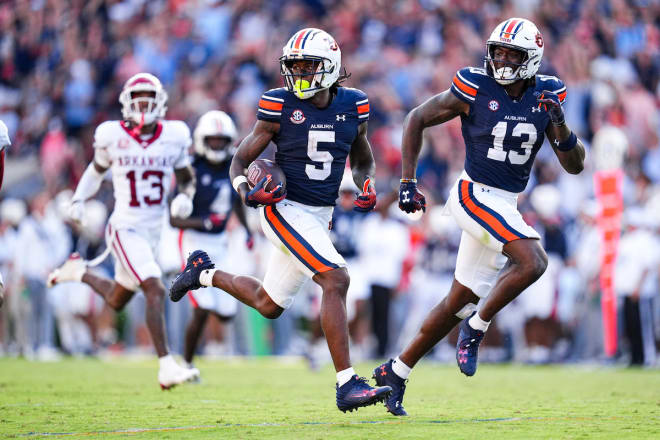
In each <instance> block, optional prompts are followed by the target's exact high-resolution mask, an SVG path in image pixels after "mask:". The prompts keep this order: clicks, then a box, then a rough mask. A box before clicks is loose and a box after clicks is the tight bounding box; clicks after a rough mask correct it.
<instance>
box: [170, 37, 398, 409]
mask: <svg viewBox="0 0 660 440" xmlns="http://www.w3.org/2000/svg"><path fill="white" fill-rule="evenodd" d="M282 52H283V54H282V57H281V58H280V70H281V74H282V76H283V77H284V81H285V84H286V87H284V88H280V89H274V90H269V91H267V92H266V93H264V95H263V96H262V97H261V99H260V100H259V108H258V111H257V118H258V121H257V123H256V124H255V126H254V128H253V129H252V132H251V133H250V134H248V136H247V137H246V138H245V139H243V141H242V142H241V144H240V145H239V147H238V151H237V152H236V155H235V156H234V159H233V161H232V164H231V169H230V175H231V178H232V184H233V186H234V188H235V189H236V191H237V192H238V194H239V195H240V197H241V199H242V200H243V201H244V203H245V204H246V205H248V206H251V207H259V206H261V207H260V208H259V209H260V212H259V214H260V218H261V225H262V229H263V231H264V233H265V234H266V236H267V237H268V239H269V240H270V241H271V242H272V243H273V244H274V245H275V247H276V250H274V251H273V253H272V256H271V259H270V261H269V263H268V269H267V271H266V275H265V277H264V282H263V284H262V283H261V282H260V281H259V280H257V279H255V278H251V277H246V276H235V275H232V274H229V273H226V272H223V271H221V270H217V269H214V266H213V263H212V262H211V260H210V259H209V257H208V255H206V253H204V252H203V251H196V252H194V253H192V254H191V255H190V257H189V258H188V265H187V266H186V269H185V270H184V272H183V273H182V274H180V275H179V276H178V277H177V279H176V280H175V281H174V283H173V285H172V288H171V292H170V297H171V298H172V299H173V300H174V301H176V300H178V299H180V298H181V297H182V296H183V295H184V294H185V292H186V291H188V290H191V289H196V288H199V287H200V286H215V287H218V288H220V289H222V290H224V291H226V292H228V293H229V294H231V295H232V296H234V297H235V298H236V299H238V300H239V301H241V302H243V303H245V304H247V305H249V306H250V307H253V308H255V309H256V310H258V311H259V312H260V313H261V314H262V315H263V316H265V317H267V318H270V319H275V318H277V317H278V316H280V315H281V314H282V312H283V311H284V310H285V309H287V308H288V307H290V306H291V303H292V302H293V299H294V296H295V295H296V293H298V291H299V290H300V288H301V287H302V285H303V284H304V283H305V282H306V281H307V280H308V279H309V278H311V279H313V280H314V282H316V283H317V284H319V285H320V286H321V288H322V289H323V299H322V305H321V326H322V327H323V332H324V333H325V336H326V340H327V342H328V347H329V349H330V354H331V355H332V360H333V362H334V365H335V369H336V371H337V387H336V388H337V407H338V408H339V409H340V410H341V411H344V412H345V411H352V410H353V409H357V408H359V407H362V406H366V405H371V404H374V403H376V402H378V401H382V400H383V399H384V398H385V397H386V395H387V394H388V393H389V392H390V391H391V389H390V387H388V386H384V387H377V388H372V387H371V386H369V384H368V383H367V381H366V379H364V378H361V377H359V376H358V375H356V374H355V371H353V368H352V367H351V361H350V356H349V350H348V326H347V323H346V291H347V289H348V285H349V276H348V272H347V270H346V263H345V261H344V259H343V258H342V256H341V255H340V254H339V253H338V252H337V250H336V249H335V248H334V246H333V245H332V242H331V241H330V237H329V226H330V220H331V218H332V210H333V206H334V204H335V200H336V199H337V193H338V189H339V184H340V182H341V179H342V175H343V171H344V168H345V166H346V160H347V158H350V164H351V168H352V173H353V180H354V181H355V183H356V184H357V186H358V187H361V188H364V191H363V192H362V193H360V194H359V196H358V197H357V199H356V200H355V209H357V210H360V211H370V210H371V209H373V208H374V206H375V205H376V192H375V190H374V187H373V182H372V180H371V177H370V176H373V175H374V171H375V164H374V159H373V155H372V153H371V147H370V145H369V141H368V140H367V120H368V118H369V101H368V99H367V96H366V95H365V94H364V93H363V92H362V91H360V90H357V89H351V88H346V87H341V86H340V85H339V83H340V82H341V81H342V80H343V79H345V78H346V77H347V76H346V75H345V74H344V75H341V72H340V69H341V51H340V50H339V46H338V45H337V43H336V42H335V40H334V38H332V37H331V36H330V35H329V34H328V33H326V32H324V31H322V30H320V29H313V28H309V29H303V30H301V31H298V32H296V33H295V34H294V35H293V36H292V37H291V39H290V40H289V41H288V42H287V43H286V45H285V46H284V48H283V50H282ZM271 141H272V142H274V143H275V144H276V145H277V153H276V155H275V161H276V162H277V164H278V165H279V166H280V168H281V169H282V170H283V172H284V174H285V177H286V185H287V186H286V194H285V193H284V189H283V188H282V187H281V186H278V187H276V188H275V189H273V190H272V191H266V187H267V184H268V183H269V180H268V177H264V178H263V179H262V181H261V182H259V183H258V184H257V185H255V187H254V188H253V189H252V190H250V188H249V187H248V184H247V178H246V176H245V169H246V168H247V167H248V165H249V164H250V163H251V162H252V161H254V160H255V159H256V158H257V157H258V156H259V155H260V154H261V153H262V152H263V151H264V149H265V148H266V147H267V146H268V144H269V142H271ZM285 196H286V198H285Z"/></svg>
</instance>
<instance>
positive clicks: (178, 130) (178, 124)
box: [162, 120, 190, 138]
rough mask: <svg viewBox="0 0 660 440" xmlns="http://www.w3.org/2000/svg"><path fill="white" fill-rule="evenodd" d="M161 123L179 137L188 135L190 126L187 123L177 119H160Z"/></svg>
mask: <svg viewBox="0 0 660 440" xmlns="http://www.w3.org/2000/svg"><path fill="white" fill-rule="evenodd" d="M162 123H163V124H164V125H165V126H166V127H167V128H168V129H169V131H170V132H171V133H172V134H173V135H174V136H176V137H181V138H189V137H190V128H189V127H188V124H186V123H185V122H183V121H178V120H166V121H162ZM163 128H165V127H163Z"/></svg>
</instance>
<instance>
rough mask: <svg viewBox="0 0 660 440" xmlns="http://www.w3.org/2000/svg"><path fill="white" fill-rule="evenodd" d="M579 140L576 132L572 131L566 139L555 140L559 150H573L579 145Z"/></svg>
mask: <svg viewBox="0 0 660 440" xmlns="http://www.w3.org/2000/svg"><path fill="white" fill-rule="evenodd" d="M577 141H578V138H577V136H576V135H575V133H573V132H572V131H571V135H570V136H569V137H568V139H566V140H565V141H563V142H557V140H555V142H556V147H557V149H558V150H559V151H571V150H572V149H573V148H575V146H576V145H577Z"/></svg>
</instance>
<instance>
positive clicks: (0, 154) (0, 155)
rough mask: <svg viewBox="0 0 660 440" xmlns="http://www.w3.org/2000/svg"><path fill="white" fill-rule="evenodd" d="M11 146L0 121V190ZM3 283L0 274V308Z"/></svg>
mask: <svg viewBox="0 0 660 440" xmlns="http://www.w3.org/2000/svg"><path fill="white" fill-rule="evenodd" d="M10 145H11V141H10V140H9V130H7V126H6V125H5V123H4V122H2V121H0V188H1V187H2V179H3V177H4V175H5V148H8V147H9V146H10ZM4 290H5V282H4V280H3V279H2V274H0V307H2V303H3V302H4Z"/></svg>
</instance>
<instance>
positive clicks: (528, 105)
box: [451, 67, 566, 193]
mask: <svg viewBox="0 0 660 440" xmlns="http://www.w3.org/2000/svg"><path fill="white" fill-rule="evenodd" d="M544 90H547V91H550V92H553V93H556V94H557V95H559V99H560V101H561V103H563V102H564V100H565V99H566V87H565V86H564V83H563V82H562V81H561V80H560V79H559V78H557V77H555V76H546V75H536V82H535V85H533V86H530V87H528V88H527V89H526V90H525V92H524V93H523V95H522V96H521V97H520V99H518V100H513V99H511V98H510V97H509V95H507V93H506V91H505V90H504V87H503V86H501V85H499V84H498V83H497V82H496V81H495V79H493V78H491V77H490V76H488V75H487V74H486V72H485V71H484V69H478V68H474V67H466V68H463V69H461V70H459V71H458V72H457V73H456V75H455V76H454V79H453V81H452V85H451V91H452V93H453V94H454V95H455V96H456V97H457V98H458V99H460V100H462V101H464V102H466V103H468V104H469V105H470V112H469V115H467V116H465V115H461V123H462V133H463V139H464V141H465V171H466V172H467V174H468V175H469V176H470V178H472V179H473V180H474V181H475V182H478V183H482V184H484V185H488V186H493V187H495V188H500V189H503V190H506V191H511V192H515V193H519V192H521V191H523V190H524V189H525V186H527V181H528V180H529V173H530V171H531V169H532V163H533V162H534V158H535V157H536V153H538V151H539V149H540V148H541V145H542V144H543V140H544V139H545V129H546V127H547V126H548V124H549V123H550V117H549V115H548V114H547V112H545V111H543V110H542V109H540V108H539V107H538V103H537V98H536V96H534V92H543V91H544Z"/></svg>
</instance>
